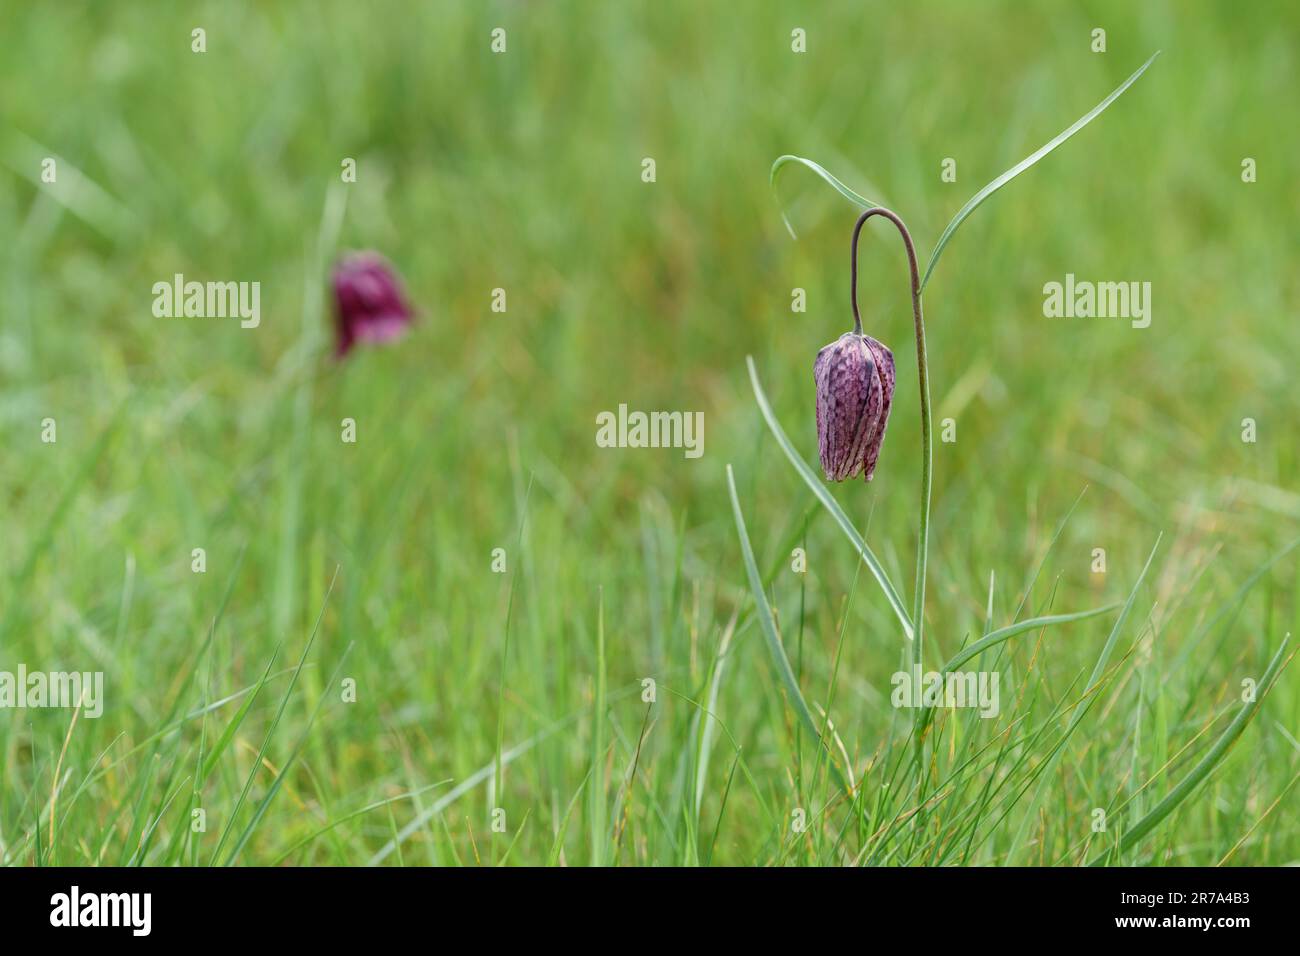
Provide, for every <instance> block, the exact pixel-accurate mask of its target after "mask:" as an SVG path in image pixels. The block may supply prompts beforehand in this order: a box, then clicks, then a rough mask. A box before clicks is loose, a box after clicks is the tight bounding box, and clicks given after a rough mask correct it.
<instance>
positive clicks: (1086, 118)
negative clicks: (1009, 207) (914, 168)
mask: <svg viewBox="0 0 1300 956" xmlns="http://www.w3.org/2000/svg"><path fill="white" fill-rule="evenodd" d="M1159 55H1160V51H1159V50H1157V51H1156V52H1155V53H1153V54H1151V59H1149V60H1147V61H1146V62H1145V63H1143V64H1142V65H1141V66H1140V67H1138V69H1137V72H1135V73H1134V74H1133V75H1132V76H1130V77H1129V78H1128V79H1127V80H1125V81H1124V82H1123V83H1121V84H1120V85H1119V86H1117V87H1116V88H1115V89H1114V90H1113V91H1112V92H1111V94H1110V95H1109V96H1108V97H1106V98H1105V99H1104V100H1102V101H1101V102H1100V103H1098V104H1097V105H1096V106H1094V107H1093V108H1092V109H1090V110H1089V111H1088V112H1087V113H1084V114H1083V116H1081V117H1079V118H1078V119H1077V120H1075V121H1074V123H1072V124H1071V125H1070V126H1069V127H1068V128H1067V129H1065V130H1064V131H1062V132H1060V133H1058V134H1057V135H1056V136H1055V137H1053V138H1052V139H1051V140H1050V141H1049V142H1047V143H1045V144H1044V145H1043V146H1040V147H1039V148H1038V149H1037V150H1036V151H1034V152H1033V153H1032V154H1030V155H1029V156H1026V157H1025V158H1024V159H1022V160H1021V161H1020V162H1018V163H1016V164H1015V165H1014V166H1012V167H1011V168H1010V169H1008V170H1007V171H1006V172H1005V173H1003V174H1002V175H1001V176H999V177H998V178H997V179H995V180H993V181H992V182H991V183H989V184H988V185H987V186H985V187H984V188H983V189H981V190H980V191H979V192H977V193H976V194H975V195H974V196H972V197H971V198H970V200H969V201H968V202H967V203H966V205H964V206H962V207H961V209H959V210H958V211H957V215H955V216H953V217H952V222H950V223H948V226H947V228H946V229H944V231H943V234H942V235H940V236H939V241H938V242H937V243H935V246H934V252H932V253H930V261H929V262H928V263H926V266H925V274H924V275H923V276H922V277H921V288H922V290H924V289H925V287H926V285H927V284H928V283H929V282H930V275H931V273H933V272H934V267H935V265H936V264H937V263H938V262H939V256H940V255H942V254H943V250H944V247H945V246H947V245H948V240H950V239H951V238H952V236H953V233H955V232H956V231H957V227H958V226H960V225H961V224H962V223H963V222H965V221H966V219H967V217H968V216H970V214H971V213H973V212H974V211H975V210H976V208H978V207H979V205H980V204H981V203H982V202H984V200H986V199H988V198H989V197H990V196H992V195H993V194H994V193H995V192H997V191H998V190H999V189H1001V188H1002V187H1003V186H1005V185H1006V184H1007V183H1009V182H1011V180H1013V179H1015V178H1016V177H1017V176H1019V175H1020V174H1021V173H1023V172H1024V171H1025V170H1026V169H1028V168H1029V167H1030V166H1033V165H1034V164H1035V163H1036V162H1038V161H1039V160H1040V159H1042V158H1043V157H1044V156H1046V155H1047V154H1048V153H1050V152H1051V151H1052V150H1054V149H1056V147H1058V146H1060V145H1061V144H1062V143H1064V142H1065V141H1066V140H1067V139H1069V138H1070V137H1071V136H1073V135H1074V134H1075V133H1077V132H1079V130H1081V129H1083V128H1084V127H1085V126H1087V125H1088V124H1089V123H1091V122H1092V121H1093V120H1095V119H1096V118H1097V117H1098V116H1100V115H1101V114H1102V112H1103V111H1105V109H1106V107H1108V106H1110V104H1111V103H1113V102H1115V100H1117V99H1119V97H1120V95H1121V94H1122V93H1123V92H1124V91H1125V90H1127V89H1128V88H1129V87H1130V86H1132V85H1133V84H1134V83H1136V82H1137V80H1138V77H1140V76H1141V75H1142V74H1143V73H1145V72H1146V71H1147V67H1149V66H1150V65H1151V64H1152V63H1154V62H1155V59H1156V57H1158V56H1159ZM778 162H780V160H778ZM827 175H829V173H828V174H827ZM840 191H841V192H843V190H842V189H841V190H840Z"/></svg>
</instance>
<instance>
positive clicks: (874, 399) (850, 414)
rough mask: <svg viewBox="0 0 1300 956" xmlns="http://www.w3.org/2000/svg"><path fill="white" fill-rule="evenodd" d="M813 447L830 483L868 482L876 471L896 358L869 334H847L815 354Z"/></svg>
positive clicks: (883, 436) (891, 397)
mask: <svg viewBox="0 0 1300 956" xmlns="http://www.w3.org/2000/svg"><path fill="white" fill-rule="evenodd" d="M813 381H814V382H815V383H816V386H817V445H818V448H819V449H820V452H821V461H822V471H824V472H825V473H826V477H827V479H829V480H830V481H843V480H844V479H845V478H854V477H856V476H857V475H858V473H859V472H861V473H862V475H863V476H864V477H865V479H866V480H867V481H870V480H871V477H872V475H873V474H874V473H875V470H876V459H877V458H879V457H880V445H881V442H883V441H884V440H885V425H886V424H887V423H888V421H889V406H890V404H891V403H892V402H893V400H894V355H893V353H892V352H890V351H889V349H887V348H885V346H884V345H882V344H881V343H879V342H877V341H876V340H875V339H873V338H872V337H871V336H869V335H862V334H860V333H858V332H845V333H844V334H843V335H841V336H840V337H839V338H838V339H836V340H835V341H834V342H832V343H831V344H830V345H828V346H826V347H825V348H824V349H822V350H821V351H820V352H818V353H817V360H816V361H815V362H813Z"/></svg>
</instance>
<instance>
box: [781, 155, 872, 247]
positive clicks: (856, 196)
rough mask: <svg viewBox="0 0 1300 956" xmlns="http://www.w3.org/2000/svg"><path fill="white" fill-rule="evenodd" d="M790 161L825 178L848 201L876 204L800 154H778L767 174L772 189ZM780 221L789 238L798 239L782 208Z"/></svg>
mask: <svg viewBox="0 0 1300 956" xmlns="http://www.w3.org/2000/svg"><path fill="white" fill-rule="evenodd" d="M791 163H798V164H799V165H801V166H807V167H808V168H809V169H811V170H812V171H813V172H814V173H816V174H817V175H818V176H820V177H821V178H822V179H823V180H825V181H826V183H827V184H829V185H830V187H831V188H832V189H834V190H835V191H836V192H837V193H839V194H840V195H841V196H843V197H844V198H845V199H847V200H848V201H849V202H853V203H857V204H858V205H859V206H861V207H862V208H863V209H870V208H871V207H872V206H874V205H876V203H874V202H872V201H871V200H870V199H867V198H866V197H865V196H863V195H861V194H860V193H856V192H854V191H853V190H852V189H850V188H849V187H848V186H846V185H844V184H843V183H842V182H840V181H839V180H838V179H836V178H835V177H834V176H832V175H831V174H830V173H829V172H827V171H826V169H825V168H824V167H823V166H821V165H820V164H819V163H814V162H813V161H812V160H811V159H804V158H803V157H802V156H791V155H789V154H786V155H785V156H778V157H777V158H776V162H774V163H773V164H772V173H771V175H770V176H769V182H771V184H772V188H773V189H776V177H777V175H778V174H779V173H780V172H781V170H782V169H784V168H785V167H786V166H788V165H790V164H791ZM781 221H782V222H784V223H785V228H786V229H787V230H789V232H790V238H791V239H798V238H799V237H798V236H797V235H795V232H794V226H792V225H791V224H790V218H789V217H788V216H787V215H786V214H785V210H784V209H782V210H781Z"/></svg>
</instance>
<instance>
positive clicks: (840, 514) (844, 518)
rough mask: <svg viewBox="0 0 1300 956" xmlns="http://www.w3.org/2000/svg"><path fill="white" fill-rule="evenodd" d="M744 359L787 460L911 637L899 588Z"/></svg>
mask: <svg viewBox="0 0 1300 956" xmlns="http://www.w3.org/2000/svg"><path fill="white" fill-rule="evenodd" d="M745 362H746V364H747V365H748V366H749V381H750V384H752V385H753V387H754V398H755V400H756V401H757V402H758V410H759V411H760V412H762V413H763V419H764V420H765V421H766V422H767V427H768V428H770V429H771V430H772V434H773V435H774V436H775V437H776V443H777V444H778V445H779V446H780V447H781V451H783V452H785V457H786V458H789V459H790V464H792V465H794V468H795V471H797V472H799V477H800V478H802V479H803V480H804V484H806V485H807V486H808V487H809V488H810V489H811V490H812V493H813V495H815V496H816V498H817V500H818V501H820V502H821V503H822V505H823V506H824V507H825V508H826V510H827V511H829V512H830V513H831V517H832V518H834V519H835V523H836V524H838V525H839V526H840V529H841V530H842V531H843V532H844V533H845V535H847V536H848V539H849V540H850V541H851V542H853V547H854V548H856V549H857V551H858V554H860V555H862V560H863V561H865V562H866V563H867V568H868V569H869V570H870V571H871V574H872V576H873V577H874V578H875V579H876V582H877V583H878V584H879V585H880V588H881V590H882V591H884V592H885V598H886V599H887V600H888V601H889V606H890V607H892V608H893V609H894V614H895V615H896V616H897V617H898V620H899V623H901V624H902V625H903V634H904V636H905V637H906V638H907V639H908V640H909V641H910V640H911V639H912V619H911V618H910V617H909V616H908V613H907V608H906V607H904V605H903V599H902V598H900V597H899V596H898V591H897V589H895V587H894V584H893V582H892V581H890V580H889V575H888V574H886V573H885V569H884V568H883V567H881V565H880V561H879V560H877V558H876V556H875V554H874V553H872V551H871V549H870V548H869V547H867V543H866V541H864V540H863V538H862V535H860V534H858V529H857V528H855V527H853V522H852V521H850V520H849V517H848V515H846V514H845V513H844V509H842V508H841V507H840V506H839V504H838V503H837V502H836V501H835V499H834V498H832V497H831V493H830V492H829V491H827V490H826V486H825V485H823V484H822V482H821V480H820V479H819V478H818V477H817V474H816V472H814V471H813V470H812V468H810V467H809V466H808V463H807V462H805V461H804V460H803V459H802V458H801V457H799V453H798V452H797V451H795V448H794V445H792V444H790V439H789V438H787V437H786V434H785V432H784V431H783V430H782V428H781V425H780V423H779V422H778V421H777V420H776V415H775V414H774V413H773V412H772V406H771V405H769V404H768V401H767V395H765V394H764V392H763V386H761V385H759V384H758V372H757V371H756V370H755V368H754V359H753V358H752V357H751V356H748V355H747V356H745Z"/></svg>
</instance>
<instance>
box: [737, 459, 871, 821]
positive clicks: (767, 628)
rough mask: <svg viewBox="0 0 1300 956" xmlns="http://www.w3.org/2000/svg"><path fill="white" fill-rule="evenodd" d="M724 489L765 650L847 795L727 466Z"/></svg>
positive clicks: (845, 779)
mask: <svg viewBox="0 0 1300 956" xmlns="http://www.w3.org/2000/svg"><path fill="white" fill-rule="evenodd" d="M727 490H728V491H729V492H730V493H731V511H732V514H734V515H735V518H736V533H737V534H738V535H739V537H740V553H741V554H742V555H743V556H744V559H745V570H746V572H747V573H748V575H749V587H750V590H752V591H753V592H754V604H755V605H756V607H757V608H758V623H759V625H760V626H761V628H762V631H763V637H764V638H766V639H767V649H768V652H769V653H770V654H771V657H772V664H773V666H774V667H775V668H776V672H777V674H778V676H780V678H781V683H782V684H784V685H785V691H786V693H787V694H788V695H789V697H790V703H791V705H792V706H793V707H794V709H795V711H796V712H797V713H798V715H799V719H800V720H802V721H803V723H804V726H805V727H806V728H807V729H808V731H809V733H811V734H812V736H813V739H814V740H816V741H818V742H819V743H820V744H821V746H822V749H823V750H825V751H826V754H827V759H828V762H829V764H830V767H831V770H832V771H833V772H834V774H835V776H836V778H837V779H838V781H839V784H840V786H841V787H843V788H844V791H845V792H846V793H848V794H849V795H850V796H851V795H852V793H853V787H852V784H851V783H850V782H849V779H848V777H847V776H846V775H845V772H844V769H843V768H841V767H840V765H839V764H837V763H836V762H835V758H834V756H833V755H831V753H830V748H829V747H827V746H826V741H825V740H823V739H822V733H821V730H820V729H818V727H817V721H815V720H814V719H813V715H812V711H811V710H809V709H808V702H807V701H805V700H804V697H803V692H802V691H800V690H799V682H798V681H796V680H795V677H794V671H793V670H791V668H790V659H789V658H788V657H786V656H785V648H784V647H782V646H781V637H780V635H779V634H777V633H776V622H775V621H774V620H773V619H772V608H771V607H769V606H768V603H767V595H765V594H764V593H763V579H762V578H761V577H759V574H758V564H757V562H755V561H754V550H753V548H752V547H750V544H749V533H748V532H747V531H746V530H745V516H744V514H742V513H741V510H740V497H739V496H738V495H737V494H736V477H735V475H733V474H732V471H731V466H730V465H728V466H727Z"/></svg>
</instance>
